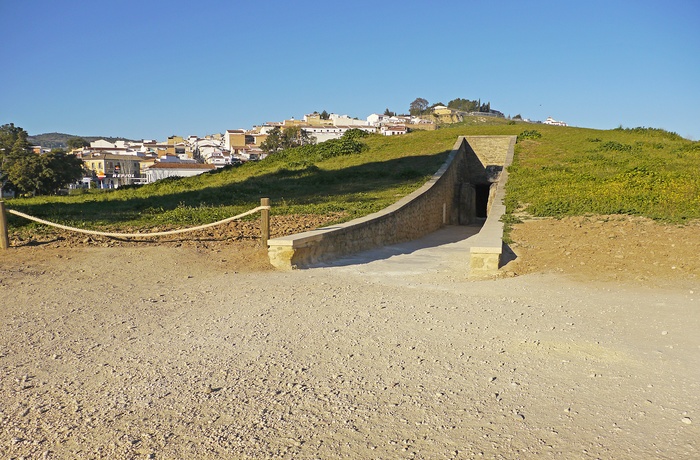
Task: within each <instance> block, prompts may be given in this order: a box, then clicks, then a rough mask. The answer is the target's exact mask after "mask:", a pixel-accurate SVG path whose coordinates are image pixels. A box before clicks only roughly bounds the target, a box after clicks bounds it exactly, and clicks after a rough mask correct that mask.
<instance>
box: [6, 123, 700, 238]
mask: <svg viewBox="0 0 700 460" xmlns="http://www.w3.org/2000/svg"><path fill="white" fill-rule="evenodd" d="M489 134H491V135H504V134H508V135H518V136H519V141H518V143H517V145H516V152H515V153H516V154H515V159H514V163H513V165H512V166H511V168H510V171H511V175H510V179H509V183H508V187H507V197H506V200H507V207H508V211H509V213H510V214H509V216H507V219H508V220H509V222H513V221H516V220H517V217H515V216H517V215H521V214H530V215H533V216H542V217H545V216H551V217H561V216H566V215H584V214H630V215H643V216H648V217H651V218H653V219H657V220H662V221H668V222H684V221H687V220H689V219H698V218H700V142H691V141H688V140H685V139H683V138H681V137H680V136H678V135H676V134H673V133H669V132H666V131H663V130H658V129H651V128H635V129H622V128H619V129H613V130H594V129H586V128H573V127H559V126H548V125H539V124H538V125H535V124H526V123H517V124H512V123H511V124H509V123H508V122H507V121H505V120H494V119H492V120H486V121H483V119H479V118H473V119H470V120H469V121H467V122H465V123H462V124H460V125H452V126H450V127H448V128H444V129H440V130H437V131H426V132H416V133H411V134H409V135H406V136H395V137H383V136H370V137H367V138H364V139H362V140H361V142H362V144H363V146H362V147H361V148H356V147H357V146H350V145H349V144H348V145H346V146H344V147H342V146H341V147H337V146H336V144H325V147H324V144H320V145H319V146H316V147H311V146H305V147H302V148H297V149H292V150H289V151H286V152H284V153H279V154H276V155H273V156H271V157H270V158H268V159H266V160H263V161H261V162H258V163H248V164H246V165H243V166H241V167H234V168H227V169H224V170H219V171H216V172H215V173H212V174H205V175H201V176H196V177H192V178H186V179H174V180H172V179H171V180H165V181H160V182H158V183H155V184H151V185H147V186H143V187H140V188H133V189H119V190H113V191H103V190H93V191H90V192H88V193H85V194H82V195H77V196H70V197H37V198H31V199H15V200H11V201H9V202H7V205H8V207H10V208H15V209H18V210H21V211H23V212H27V213H29V214H32V215H35V216H37V217H42V218H45V219H48V220H54V221H59V222H61V223H64V224H68V225H76V226H80V227H84V228H100V229H119V228H125V227H129V228H134V227H137V228H152V227H156V226H157V227H160V228H164V227H178V226H181V227H182V226H190V225H194V224H200V223H207V222H212V221H215V220H218V219H223V218H226V217H229V216H232V215H236V214H238V213H241V212H243V211H246V210H248V209H251V208H253V207H255V206H257V205H258V204H259V202H260V198H261V197H269V198H271V200H272V204H273V209H272V213H273V215H274V214H325V213H329V212H343V213H344V215H345V216H346V219H347V220H349V219H352V218H355V217H359V216H362V215H366V214H369V213H371V212H375V211H377V210H379V209H382V208H384V207H386V206H388V205H389V204H391V203H393V202H395V201H397V200H398V199H400V198H401V197H403V196H405V195H407V194H408V193H410V192H412V191H413V190H415V189H416V188H418V187H420V186H421V185H422V184H423V183H424V182H425V180H426V179H427V178H429V177H430V176H431V175H432V174H433V173H434V172H435V171H436V170H437V169H438V168H439V166H440V165H441V164H442V163H443V162H444V160H445V158H446V157H447V154H448V152H449V150H450V149H451V147H452V145H453V144H454V142H455V140H456V138H457V136H459V135H489ZM344 149H345V150H344ZM10 225H11V226H14V227H17V226H28V225H33V224H29V223H28V222H27V221H26V220H23V219H18V218H14V216H10Z"/></svg>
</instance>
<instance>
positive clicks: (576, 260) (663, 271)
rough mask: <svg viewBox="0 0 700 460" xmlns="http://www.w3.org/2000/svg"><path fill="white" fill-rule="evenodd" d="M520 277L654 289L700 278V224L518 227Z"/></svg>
mask: <svg viewBox="0 0 700 460" xmlns="http://www.w3.org/2000/svg"><path fill="white" fill-rule="evenodd" d="M511 237H512V239H513V240H514V241H515V243H513V244H512V245H511V249H512V250H513V252H515V254H516V255H517V259H516V260H514V261H513V262H511V263H509V264H508V265H507V266H506V268H505V270H506V271H510V272H512V273H515V274H526V273H534V272H552V273H565V274H568V275H572V276H574V277H576V278H579V279H584V280H585V279H589V280H596V281H633V282H641V283H644V284H649V285H652V286H655V285H662V284H665V283H667V282H668V281H670V280H676V281H680V280H688V281H697V280H698V278H699V277H700V258H698V257H697V254H698V253H699V252H700V223H699V222H693V223H690V224H688V225H684V226H679V225H669V224H660V223H657V222H655V221H653V220H650V219H647V218H644V217H631V216H588V217H567V218H564V219H560V220H557V219H540V220H529V221H527V222H524V223H522V224H519V225H516V226H515V228H514V229H513V232H512V234H511Z"/></svg>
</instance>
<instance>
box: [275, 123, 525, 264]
mask: <svg viewBox="0 0 700 460" xmlns="http://www.w3.org/2000/svg"><path fill="white" fill-rule="evenodd" d="M484 137H485V136H475V137H474V138H475V146H476V150H478V152H476V151H475V150H474V149H473V148H472V146H471V145H470V143H471V142H472V141H471V139H472V137H468V138H466V137H464V136H460V137H459V138H458V140H457V141H456V142H455V144H454V146H453V148H452V151H451V152H450V155H449V156H448V158H447V160H446V161H445V163H444V164H443V166H442V167H441V168H440V170H438V172H437V173H435V174H434V175H433V177H432V178H431V179H430V180H429V181H428V182H427V183H426V184H425V185H424V186H423V187H421V188H420V189H418V190H416V191H415V192H413V193H411V194H410V195H408V196H406V197H404V198H402V199H401V200H400V201H398V202H397V203H395V204H393V205H391V206H389V207H387V208H385V209H383V210H381V211H379V212H376V213H374V214H370V215H368V216H365V217H362V218H359V219H354V220H352V221H350V222H345V223H343V224H338V225H334V226H331V227H324V228H320V229H317V230H312V231H309V232H304V233H298V234H295V235H289V236H284V237H281V238H274V239H271V240H269V241H268V255H269V257H270V262H271V264H272V265H273V266H274V267H276V268H278V269H283V270H290V269H293V268H305V267H309V266H312V265H314V264H318V263H322V262H324V261H329V260H333V259H337V258H338V257H341V256H344V255H348V254H353V253H357V252H361V251H365V250H368V249H372V248H376V247H379V246H384V245H389V244H395V243H401V242H405V241H410V240H414V239H418V238H420V237H422V236H425V235H427V234H429V233H432V232H434V231H436V230H438V229H439V228H441V227H442V226H443V225H447V224H452V225H455V224H458V223H459V215H460V208H461V207H464V206H465V204H464V203H462V202H461V201H460V200H461V199H462V198H461V197H462V194H461V193H460V190H461V188H462V187H463V186H464V184H466V183H469V181H470V179H469V163H470V161H471V162H474V161H475V159H474V158H473V157H474V155H475V154H476V156H478V157H479V160H477V161H476V162H477V163H481V161H480V160H481V157H482V156H483V158H484V161H488V162H489V163H487V164H494V163H490V162H491V161H497V160H498V158H497V157H498V155H499V154H497V153H489V152H490V150H491V149H499V150H506V149H504V148H503V142H504V141H503V139H502V138H503V137H504V136H495V137H498V138H501V140H500V141H499V142H496V141H495V140H493V139H491V140H490V141H489V140H486V139H482V138H484ZM489 137H494V136H489ZM511 137H512V136H507V138H511ZM506 144H507V142H506ZM503 157H504V158H505V153H504V154H503ZM487 164H483V165H482V166H481V168H482V169H484V167H485V166H486V165H487ZM502 164H503V163H501V165H502ZM499 255H500V253H499Z"/></svg>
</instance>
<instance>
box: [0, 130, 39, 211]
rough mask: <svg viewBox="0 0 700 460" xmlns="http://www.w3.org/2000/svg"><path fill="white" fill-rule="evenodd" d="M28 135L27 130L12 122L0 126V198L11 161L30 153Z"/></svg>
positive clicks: (6, 180) (7, 177) (7, 178)
mask: <svg viewBox="0 0 700 460" xmlns="http://www.w3.org/2000/svg"><path fill="white" fill-rule="evenodd" d="M28 137H29V135H28V134H27V132H26V131H25V130H24V129H22V128H20V127H19V126H15V124H14V123H9V124H5V125H2V126H0V198H1V197H2V190H3V188H4V187H5V185H6V184H7V182H8V180H9V171H10V168H11V166H12V163H14V162H15V161H16V160H18V159H20V158H22V157H24V156H26V155H29V154H30V150H29V149H30V147H31V144H30V143H29V140H28V139H27V138H28Z"/></svg>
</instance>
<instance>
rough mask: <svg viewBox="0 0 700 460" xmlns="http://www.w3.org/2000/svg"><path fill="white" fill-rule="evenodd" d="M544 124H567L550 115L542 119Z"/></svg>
mask: <svg viewBox="0 0 700 460" xmlns="http://www.w3.org/2000/svg"><path fill="white" fill-rule="evenodd" d="M544 124H545V125H553V126H568V125H567V124H566V123H564V122H563V121H557V120H555V119H554V118H552V117H547V119H546V120H545V121H544Z"/></svg>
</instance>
